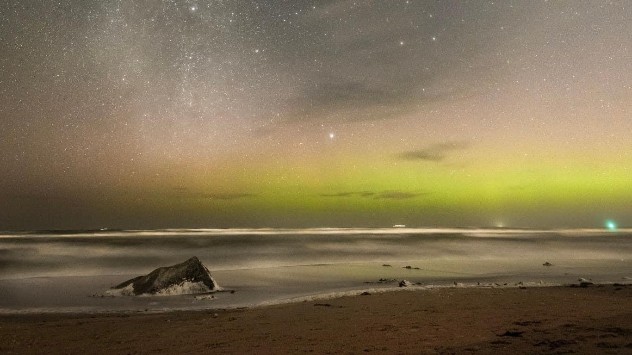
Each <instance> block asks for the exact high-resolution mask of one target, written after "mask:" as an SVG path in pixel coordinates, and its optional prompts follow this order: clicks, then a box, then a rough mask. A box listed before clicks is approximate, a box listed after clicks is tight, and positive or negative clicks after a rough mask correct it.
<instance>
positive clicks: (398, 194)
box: [375, 191, 424, 200]
mask: <svg viewBox="0 0 632 355" xmlns="http://www.w3.org/2000/svg"><path fill="white" fill-rule="evenodd" d="M421 195H424V194H420V193H411V192H403V191H384V192H382V193H380V194H378V195H377V196H375V199H383V200H406V199H409V198H413V197H417V196H421Z"/></svg>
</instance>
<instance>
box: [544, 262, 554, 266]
mask: <svg viewBox="0 0 632 355" xmlns="http://www.w3.org/2000/svg"><path fill="white" fill-rule="evenodd" d="M542 265H543V266H553V264H551V263H550V262H548V261H547V262H545V263H544V264H542Z"/></svg>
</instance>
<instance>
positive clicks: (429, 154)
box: [398, 142, 469, 162]
mask: <svg viewBox="0 0 632 355" xmlns="http://www.w3.org/2000/svg"><path fill="white" fill-rule="evenodd" d="M468 147H469V145H468V144H467V143H465V142H446V143H438V144H433V145H431V146H428V147H425V148H422V149H417V150H411V151H407V152H403V153H400V154H398V157H399V158H400V159H403V160H422V161H433V162H441V161H444V160H445V159H446V158H447V157H448V154H449V153H451V152H453V151H457V150H463V149H467V148H468Z"/></svg>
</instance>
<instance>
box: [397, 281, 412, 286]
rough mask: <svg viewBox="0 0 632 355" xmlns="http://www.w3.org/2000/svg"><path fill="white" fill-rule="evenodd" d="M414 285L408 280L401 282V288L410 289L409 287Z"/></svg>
mask: <svg viewBox="0 0 632 355" xmlns="http://www.w3.org/2000/svg"><path fill="white" fill-rule="evenodd" d="M412 285H413V283H412V282H410V281H408V280H402V281H400V282H399V287H408V286H412Z"/></svg>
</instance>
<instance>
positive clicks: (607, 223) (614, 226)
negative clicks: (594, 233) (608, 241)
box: [606, 220, 617, 231]
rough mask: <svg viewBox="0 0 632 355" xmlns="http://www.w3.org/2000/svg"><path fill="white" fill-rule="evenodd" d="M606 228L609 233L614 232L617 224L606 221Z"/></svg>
mask: <svg viewBox="0 0 632 355" xmlns="http://www.w3.org/2000/svg"><path fill="white" fill-rule="evenodd" d="M606 228H608V230H609V231H616V230H617V223H616V222H615V221H613V220H607V221H606Z"/></svg>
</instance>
